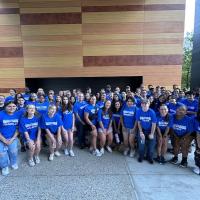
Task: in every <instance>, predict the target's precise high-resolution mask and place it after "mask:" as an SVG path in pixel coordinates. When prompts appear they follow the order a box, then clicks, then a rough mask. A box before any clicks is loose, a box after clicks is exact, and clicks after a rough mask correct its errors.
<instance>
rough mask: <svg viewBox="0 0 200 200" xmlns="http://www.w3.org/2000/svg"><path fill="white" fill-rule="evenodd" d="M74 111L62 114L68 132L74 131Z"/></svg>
mask: <svg viewBox="0 0 200 200" xmlns="http://www.w3.org/2000/svg"><path fill="white" fill-rule="evenodd" d="M73 115H74V113H73V111H68V110H66V111H65V112H63V114H62V121H63V126H64V128H65V129H66V130H69V129H72V126H73Z"/></svg>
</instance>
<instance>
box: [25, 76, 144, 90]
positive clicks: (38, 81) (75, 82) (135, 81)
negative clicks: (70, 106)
mask: <svg viewBox="0 0 200 200" xmlns="http://www.w3.org/2000/svg"><path fill="white" fill-rule="evenodd" d="M107 84H110V85H111V86H112V88H114V87H116V86H119V87H120V88H121V89H122V90H124V88H125V86H126V85H130V86H131V88H132V89H133V90H135V89H136V88H137V87H139V86H140V84H142V77H141V76H137V77H78V78H77V77H75V78H28V79H26V86H27V87H29V88H30V89H31V91H33V92H36V91H37V89H38V88H43V89H44V90H45V91H48V90H50V89H53V90H54V91H55V92H58V91H59V90H66V89H70V90H72V89H74V88H80V89H82V90H83V91H85V89H86V87H88V86H89V87H91V88H92V91H93V92H97V91H99V90H100V89H101V88H105V86H106V85H107Z"/></svg>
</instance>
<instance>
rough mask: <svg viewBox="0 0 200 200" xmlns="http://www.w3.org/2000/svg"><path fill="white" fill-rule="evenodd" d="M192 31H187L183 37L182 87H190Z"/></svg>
mask: <svg viewBox="0 0 200 200" xmlns="http://www.w3.org/2000/svg"><path fill="white" fill-rule="evenodd" d="M193 35H194V34H193V33H192V32H191V33H190V32H188V33H187V34H186V36H185V38H184V48H183V51H184V55H183V66H182V88H187V89H188V88H190V79H191V66H192V49H193Z"/></svg>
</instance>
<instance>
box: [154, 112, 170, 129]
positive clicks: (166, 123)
mask: <svg viewBox="0 0 200 200" xmlns="http://www.w3.org/2000/svg"><path fill="white" fill-rule="evenodd" d="M157 127H158V128H160V131H161V133H165V130H166V128H171V127H172V115H170V114H169V119H167V118H166V117H162V116H161V115H160V114H159V115H157Z"/></svg>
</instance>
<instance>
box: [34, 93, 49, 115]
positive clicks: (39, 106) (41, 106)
mask: <svg viewBox="0 0 200 200" xmlns="http://www.w3.org/2000/svg"><path fill="white" fill-rule="evenodd" d="M35 107H36V110H37V112H38V113H39V114H40V116H42V115H44V114H45V113H46V112H47V111H48V107H49V102H47V101H45V96H44V95H40V96H38V101H37V102H36V103H35Z"/></svg>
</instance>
